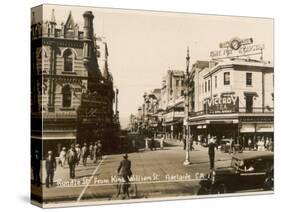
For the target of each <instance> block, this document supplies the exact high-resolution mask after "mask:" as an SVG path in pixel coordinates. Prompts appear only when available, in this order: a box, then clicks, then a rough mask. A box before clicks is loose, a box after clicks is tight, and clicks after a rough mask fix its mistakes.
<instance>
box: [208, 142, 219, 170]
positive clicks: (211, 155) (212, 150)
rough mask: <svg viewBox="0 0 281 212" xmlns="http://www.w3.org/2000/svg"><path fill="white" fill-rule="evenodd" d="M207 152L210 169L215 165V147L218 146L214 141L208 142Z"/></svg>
mask: <svg viewBox="0 0 281 212" xmlns="http://www.w3.org/2000/svg"><path fill="white" fill-rule="evenodd" d="M208 147H209V149H208V154H209V160H210V169H213V168H214V165H215V148H218V147H217V145H216V144H215V143H209V144H208Z"/></svg>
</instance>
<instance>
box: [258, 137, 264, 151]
mask: <svg viewBox="0 0 281 212" xmlns="http://www.w3.org/2000/svg"><path fill="white" fill-rule="evenodd" d="M258 151H264V139H263V138H261V139H259V140H258Z"/></svg>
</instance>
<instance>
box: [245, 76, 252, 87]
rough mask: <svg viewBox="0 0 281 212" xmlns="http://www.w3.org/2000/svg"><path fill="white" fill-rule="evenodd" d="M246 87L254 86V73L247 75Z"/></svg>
mask: <svg viewBox="0 0 281 212" xmlns="http://www.w3.org/2000/svg"><path fill="white" fill-rule="evenodd" d="M246 85H247V86H251V85H252V73H246Z"/></svg>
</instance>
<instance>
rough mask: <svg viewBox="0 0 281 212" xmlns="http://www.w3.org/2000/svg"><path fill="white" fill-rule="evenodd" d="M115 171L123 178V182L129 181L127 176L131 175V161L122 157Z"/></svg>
mask: <svg viewBox="0 0 281 212" xmlns="http://www.w3.org/2000/svg"><path fill="white" fill-rule="evenodd" d="M117 172H118V173H119V174H120V175H121V176H122V177H123V178H124V180H125V182H126V183H128V182H129V177H131V175H132V171H131V161H130V160H127V159H124V160H122V161H121V162H120V165H119V167H118V170H117Z"/></svg>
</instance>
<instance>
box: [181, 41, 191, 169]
mask: <svg viewBox="0 0 281 212" xmlns="http://www.w3.org/2000/svg"><path fill="white" fill-rule="evenodd" d="M189 62H190V57H189V47H187V51H186V73H185V92H184V93H185V95H184V126H183V127H185V129H186V130H185V133H186V136H185V142H186V147H185V161H184V162H183V165H184V166H188V165H189V164H191V162H190V154H189V148H190V144H189V137H190V129H189Z"/></svg>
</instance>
